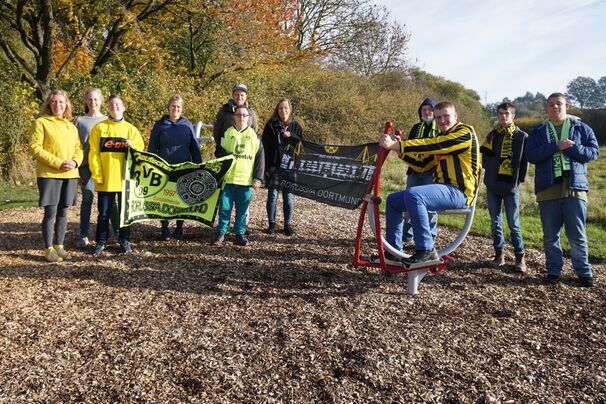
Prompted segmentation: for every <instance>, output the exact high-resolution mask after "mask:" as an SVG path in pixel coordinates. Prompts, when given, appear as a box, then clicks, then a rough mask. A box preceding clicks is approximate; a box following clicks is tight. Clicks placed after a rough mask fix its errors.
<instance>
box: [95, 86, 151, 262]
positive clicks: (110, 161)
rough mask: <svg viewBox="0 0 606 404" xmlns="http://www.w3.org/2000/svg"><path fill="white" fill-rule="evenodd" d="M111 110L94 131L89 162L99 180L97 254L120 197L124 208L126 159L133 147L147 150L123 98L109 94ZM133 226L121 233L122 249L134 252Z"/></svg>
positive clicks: (104, 242) (103, 241)
mask: <svg viewBox="0 0 606 404" xmlns="http://www.w3.org/2000/svg"><path fill="white" fill-rule="evenodd" d="M107 105H108V106H107V112H108V113H109V115H110V119H106V120H105V121H103V122H100V123H98V124H97V125H95V127H93V130H92V131H91V134H90V139H89V143H90V152H89V155H88V162H89V166H90V171H91V173H92V176H93V180H94V181H95V191H97V192H98V197H97V203H98V210H99V217H98V218H97V235H96V241H97V245H96V246H95V250H94V255H99V254H101V253H102V252H103V250H105V246H106V244H107V233H108V231H109V217H110V212H111V207H112V204H113V203H114V202H115V200H116V198H117V199H118V209H119V210H120V205H121V195H122V181H123V178H124V159H125V157H126V151H127V149H128V148H129V147H133V148H135V149H137V150H143V147H144V144H143V138H142V137H141V133H139V130H138V129H137V128H136V127H134V126H133V125H131V124H130V123H128V122H126V121H125V120H124V111H126V106H125V104H124V100H123V99H122V97H120V96H118V95H112V96H111V97H109V101H108V104H107ZM129 236H130V228H129V227H128V226H125V227H121V228H120V232H119V235H118V239H119V243H120V249H121V250H122V252H123V253H129V252H131V251H132V248H131V246H130V243H129V241H128V239H129Z"/></svg>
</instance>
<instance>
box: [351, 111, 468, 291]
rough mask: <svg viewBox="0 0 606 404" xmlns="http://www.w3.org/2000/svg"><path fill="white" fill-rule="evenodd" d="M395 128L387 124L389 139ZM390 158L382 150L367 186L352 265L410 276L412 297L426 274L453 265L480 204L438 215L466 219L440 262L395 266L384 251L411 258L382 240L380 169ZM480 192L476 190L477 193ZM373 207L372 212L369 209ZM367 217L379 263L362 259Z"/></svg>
mask: <svg viewBox="0 0 606 404" xmlns="http://www.w3.org/2000/svg"><path fill="white" fill-rule="evenodd" d="M392 127H393V124H392V123H391V122H387V123H386V124H385V134H388V135H390V134H391V129H392ZM388 155H389V151H388V150H385V149H383V148H379V153H378V157H377V165H376V169H375V172H374V175H373V178H372V179H371V181H370V183H369V184H368V188H367V190H366V195H365V197H364V200H363V202H362V207H361V210H360V217H359V219H358V229H357V232H356V243H355V253H354V259H353V265H354V266H355V267H356V268H358V267H371V268H379V269H381V272H382V273H384V274H398V273H407V281H408V284H407V286H408V287H407V293H408V294H409V295H415V294H417V293H418V287H419V283H420V282H421V280H422V279H423V277H424V276H425V275H427V274H432V275H436V274H439V273H440V272H442V271H443V270H444V269H445V268H446V266H448V265H452V264H453V263H454V260H453V259H452V258H451V257H450V256H449V255H448V254H450V253H452V252H453V251H454V250H456V249H457V248H458V247H459V245H461V243H462V242H463V240H465V237H467V234H468V233H469V230H470V229H471V225H472V223H473V216H474V213H475V206H476V200H477V194H476V198H474V202H473V204H472V205H471V206H469V207H468V208H465V209H449V210H444V211H440V212H438V213H439V214H460V215H466V218H465V223H464V225H463V228H462V229H461V232H460V233H459V234H458V235H457V237H456V238H455V239H454V240H453V241H452V242H451V243H450V244H448V245H447V246H446V247H444V248H442V249H440V250H439V251H438V256H439V257H440V259H439V260H437V261H433V262H428V263H423V264H418V265H411V266H409V267H407V266H405V265H404V264H401V263H399V262H398V263H394V261H389V262H388V261H387V260H386V259H385V251H388V252H389V253H390V254H392V255H393V256H396V257H399V258H400V259H402V258H408V257H410V255H409V254H405V253H402V252H401V251H398V250H396V249H395V248H394V247H393V246H392V245H390V244H389V243H388V242H387V241H386V240H385V239H384V238H383V237H382V231H381V223H380V214H379V205H380V204H381V203H382V200H381V197H380V196H379V195H380V194H379V191H380V187H381V181H380V179H381V168H382V166H383V163H384V162H385V159H386V158H387V156H388ZM476 192H477V190H476ZM368 205H370V208H369V206H368ZM366 216H368V224H369V225H370V229H371V231H372V233H373V234H374V236H375V238H376V240H377V250H378V252H379V254H378V258H379V260H378V262H377V261H376V260H372V259H370V258H369V259H365V258H362V256H361V244H362V229H363V227H364V221H365V217H366Z"/></svg>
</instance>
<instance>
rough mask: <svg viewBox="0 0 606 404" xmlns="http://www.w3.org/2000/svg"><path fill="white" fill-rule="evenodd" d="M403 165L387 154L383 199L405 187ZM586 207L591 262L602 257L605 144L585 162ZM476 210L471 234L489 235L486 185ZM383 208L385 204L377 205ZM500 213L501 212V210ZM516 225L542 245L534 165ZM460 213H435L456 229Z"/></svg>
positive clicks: (605, 256) (529, 242)
mask: <svg viewBox="0 0 606 404" xmlns="http://www.w3.org/2000/svg"><path fill="white" fill-rule="evenodd" d="M405 173H406V165H405V164H404V163H402V162H401V161H399V160H398V159H397V158H395V156H393V155H392V156H390V157H389V158H388V159H387V160H386V161H385V164H384V165H383V168H382V172H381V196H382V197H383V200H385V197H387V195H389V194H390V193H392V192H395V191H401V190H403V189H404V188H405V187H406V174H405ZM589 184H590V192H589V207H588V212H587V238H588V240H589V256H590V259H591V260H592V261H593V262H595V261H599V262H603V261H606V243H603V242H602V240H606V203H604V202H603V198H604V196H606V148H604V147H603V148H601V149H600V158H599V159H598V160H597V161H594V162H592V163H590V164H589ZM478 198H479V199H478V202H477V205H476V213H475V217H474V221H473V226H472V228H471V234H474V235H478V236H484V237H489V238H490V237H491V232H490V215H489V214H488V209H487V206H486V188H485V187H484V186H482V187H481V188H480V193H479V196H478ZM381 208H382V211H384V208H385V206H384V205H382V206H381ZM503 216H505V214H504V213H503ZM520 216H521V217H520V225H521V227H522V236H523V237H524V243H525V244H526V246H527V247H529V248H536V249H539V250H542V249H543V231H542V228H541V220H540V218H539V208H538V205H537V203H536V199H535V195H534V166H533V165H530V170H529V175H528V177H527V178H526V182H525V183H524V184H522V188H521V191H520ZM503 220H504V223H503V227H504V231H505V240H506V241H507V243H508V244H509V239H510V238H509V229H508V227H507V222H506V220H505V218H504V217H503ZM463 222H464V217H461V216H460V215H441V216H439V224H440V226H446V227H451V228H456V229H460V228H461V227H462V226H463ZM561 240H562V247H563V248H564V250H565V251H566V252H567V253H568V252H569V250H570V247H569V245H568V240H567V239H566V234H565V232H564V231H562V232H561Z"/></svg>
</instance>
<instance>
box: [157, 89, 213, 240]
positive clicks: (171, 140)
mask: <svg viewBox="0 0 606 404" xmlns="http://www.w3.org/2000/svg"><path fill="white" fill-rule="evenodd" d="M167 107H168V115H164V116H163V117H162V118H161V119H159V120H157V121H156V123H155V124H154V127H153V129H152V132H151V136H150V138H149V147H148V151H149V152H151V153H154V154H157V155H158V156H160V157H162V158H163V159H164V160H166V162H167V163H170V164H178V163H184V162H186V161H191V162H193V163H198V164H199V163H202V155H201V153H200V146H199V145H198V141H197V140H196V138H195V134H194V128H193V125H192V124H191V122H190V121H188V120H187V119H186V118H185V117H183V116H182V115H181V114H182V113H183V98H181V97H180V96H178V95H173V96H172V97H170V98H169V99H168V104H167ZM161 223H162V235H161V238H162V240H165V241H166V240H168V239H169V238H170V237H169V233H170V232H169V229H168V220H162V222H161ZM173 236H174V237H175V238H176V239H177V240H183V220H177V228H176V229H175V232H174V234H173Z"/></svg>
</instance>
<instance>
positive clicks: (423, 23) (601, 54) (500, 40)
mask: <svg viewBox="0 0 606 404" xmlns="http://www.w3.org/2000/svg"><path fill="white" fill-rule="evenodd" d="M374 3H375V4H378V5H384V6H385V7H386V8H387V10H388V11H389V12H390V15H391V18H392V20H395V21H397V22H398V23H400V24H402V25H405V27H404V29H405V30H406V31H407V32H408V33H410V35H411V39H410V42H409V44H408V48H409V49H408V55H409V57H410V59H411V61H412V64H413V65H415V66H418V67H420V68H421V69H423V70H425V71H427V72H429V73H431V74H433V75H436V76H441V77H444V78H445V79H447V80H451V81H456V82H458V83H461V84H463V85H464V86H465V87H467V88H470V89H473V90H475V91H476V92H477V93H478V95H479V96H480V97H481V99H482V102H483V103H486V102H488V103H492V102H498V101H501V100H502V99H503V98H504V97H508V98H509V99H514V98H516V97H518V96H522V95H524V94H526V92H527V91H530V92H531V93H533V94H534V93H536V92H541V93H542V94H543V95H545V96H547V95H549V94H551V93H553V92H556V91H559V92H566V85H567V84H568V83H569V82H570V81H571V80H572V79H574V78H576V77H578V76H588V77H592V78H593V79H594V80H596V81H597V80H598V79H599V78H600V77H603V76H606V0H599V1H598V0H572V1H570V0H566V1H564V0H549V1H538V0H506V1H503V0H501V1H498V0H485V1H471V0H431V1H427V0H374Z"/></svg>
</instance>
